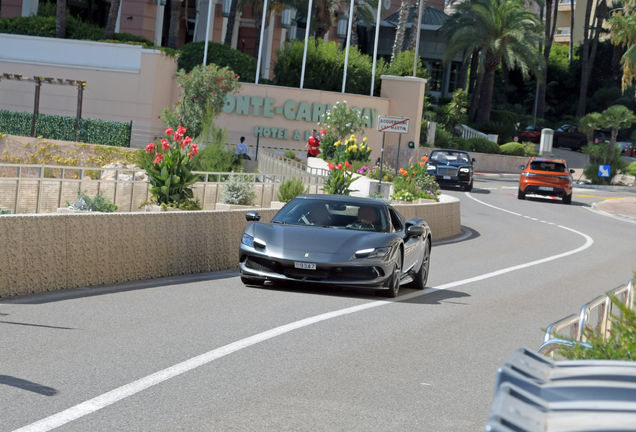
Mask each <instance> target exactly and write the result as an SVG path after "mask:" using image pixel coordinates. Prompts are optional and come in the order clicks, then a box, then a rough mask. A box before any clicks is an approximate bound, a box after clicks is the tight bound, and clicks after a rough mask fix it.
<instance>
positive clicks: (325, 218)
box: [309, 204, 332, 225]
mask: <svg viewBox="0 0 636 432" xmlns="http://www.w3.org/2000/svg"><path fill="white" fill-rule="evenodd" d="M309 221H310V222H311V223H312V224H313V225H332V223H331V216H330V215H329V210H327V207H325V205H324V204H316V205H314V206H313V207H312V208H311V210H310V211H309Z"/></svg>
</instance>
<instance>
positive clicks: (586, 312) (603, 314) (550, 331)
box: [538, 279, 634, 358]
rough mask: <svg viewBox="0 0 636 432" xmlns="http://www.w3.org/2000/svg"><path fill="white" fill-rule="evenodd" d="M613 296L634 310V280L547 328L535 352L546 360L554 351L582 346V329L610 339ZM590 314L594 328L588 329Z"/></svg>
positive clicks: (583, 341)
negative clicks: (578, 344) (594, 317)
mask: <svg viewBox="0 0 636 432" xmlns="http://www.w3.org/2000/svg"><path fill="white" fill-rule="evenodd" d="M612 294H613V295H615V296H616V297H617V298H618V300H619V301H620V302H621V303H622V304H623V305H625V306H627V307H629V308H632V309H633V308H634V280H633V279H632V280H630V281H629V282H628V283H627V284H626V285H623V286H621V287H619V288H615V289H613V290H612V291H609V292H608V293H607V294H606V295H601V296H598V297H596V298H595V299H593V300H592V301H590V302H588V303H587V304H585V305H583V307H582V308H581V311H580V312H579V314H578V315H574V314H573V315H570V316H568V317H566V318H563V319H561V320H559V321H557V322H554V323H552V324H550V325H549V326H548V328H547V329H546V332H545V335H544V337H543V344H542V345H541V347H539V349H538V352H539V353H540V354H543V355H547V356H548V357H551V358H552V357H553V352H554V351H556V350H557V349H559V348H560V347H562V346H565V345H572V344H574V343H577V342H579V343H585V342H586V337H585V330H586V329H588V328H589V329H591V330H593V331H596V332H598V334H600V335H602V337H603V340H604V341H606V340H607V339H608V338H609V337H610V333H611V328H612V316H613V315H614V314H613V312H614V311H613V303H612V301H611V298H610V296H611V295H612ZM593 313H597V316H598V320H597V323H596V325H594V326H591V325H590V321H591V317H592V316H593ZM565 330H569V333H570V336H569V338H568V339H565V338H563V337H558V336H559V335H561V336H563V335H564V334H563V332H564V331H565Z"/></svg>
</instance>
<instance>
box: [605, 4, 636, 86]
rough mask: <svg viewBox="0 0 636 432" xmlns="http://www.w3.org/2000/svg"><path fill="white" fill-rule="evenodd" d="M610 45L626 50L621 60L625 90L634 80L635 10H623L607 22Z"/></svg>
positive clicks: (635, 69) (635, 76)
mask: <svg viewBox="0 0 636 432" xmlns="http://www.w3.org/2000/svg"><path fill="white" fill-rule="evenodd" d="M608 23H609V25H610V34H611V38H612V39H611V40H612V43H613V44H614V45H615V47H619V48H621V49H624V50H626V51H625V53H624V54H623V56H622V58H621V64H622V66H623V82H622V88H623V90H625V88H627V86H629V85H630V84H631V83H632V82H633V81H634V80H636V10H634V9H632V8H623V9H622V10H619V11H616V13H614V14H613V15H612V17H611V18H610V19H609V20H608Z"/></svg>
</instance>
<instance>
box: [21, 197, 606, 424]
mask: <svg viewBox="0 0 636 432" xmlns="http://www.w3.org/2000/svg"><path fill="white" fill-rule="evenodd" d="M465 195H466V196H467V197H469V198H470V199H472V200H475V201H477V202H478V203H480V204H483V205H485V206H488V207H491V208H493V209H496V210H500V211H503V212H505V213H510V214H512V215H514V216H522V217H527V216H523V215H521V214H519V213H515V212H512V211H510V210H506V209H502V208H499V207H495V206H493V205H491V204H487V203H485V202H483V201H480V200H478V199H477V198H474V197H472V196H471V195H470V194H469V193H468V192H465ZM548 224H549V225H555V224H553V223H548ZM556 226H557V227H558V228H562V229H564V230H567V231H570V232H573V233H575V234H578V235H580V236H582V237H583V238H585V244H584V245H583V246H581V247H579V248H576V249H573V250H571V251H568V252H564V253H561V254H558V255H553V256H550V257H547V258H543V259H540V260H536V261H531V262H528V263H525V264H519V265H516V266H512V267H508V268H505V269H501V270H497V271H493V272H490V273H486V274H483V275H480V276H475V277H472V278H468V279H463V280H460V281H456V282H450V283H447V284H444V285H440V286H438V287H434V288H427V289H425V290H424V291H419V292H414V293H411V294H407V295H404V296H401V297H399V298H397V299H395V300H381V301H374V302H371V303H365V304H362V305H358V306H353V307H349V308H345V309H340V310H337V311H333V312H327V313H324V314H320V315H316V316H313V317H310V318H305V319H302V320H300V321H296V322H293V323H290V324H285V325H283V326H280V327H276V328H273V329H271V330H267V331H264V332H262V333H259V334H256V335H254V336H250V337H248V338H245V339H241V340H239V341H236V342H233V343H231V344H229V345H225V346H222V347H220V348H217V349H214V350H212V351H208V352H207V353H204V354H201V355H199V356H197V357H193V358H191V359H189V360H186V361H184V362H181V363H178V364H176V365H174V366H171V367H169V368H167V369H163V370H161V371H159V372H155V373H154V374H152V375H148V376H146V377H144V378H141V379H139V380H137V381H134V382H132V383H129V384H126V385H123V386H121V387H118V388H116V389H114V390H111V391H109V392H107V393H104V394H102V395H100V396H97V397H95V398H93V399H90V400H88V401H85V402H82V403H80V404H78V405H75V406H73V407H71V408H69V409H67V410H64V411H62V412H59V413H57V414H53V415H51V416H49V417H46V418H44V419H42V420H39V421H37V422H35V423H31V424H30V425H27V426H24V427H22V428H20V429H16V430H15V431H14V432H46V431H50V430H52V429H55V428H57V427H60V426H62V425H65V424H66V423H69V422H72V421H73V420H77V419H78V418H81V417H84V416H86V415H88V414H91V413H94V412H95V411H98V410H100V409H102V408H105V407H107V406H109V405H112V404H114V403H116V402H118V401H120V400H122V399H124V398H127V397H128V396H132V395H134V394H137V393H139V392H141V391H143V390H145V389H147V388H150V387H152V386H155V385H157V384H160V383H162V382H164V381H167V380H169V379H170V378H174V377H176V376H179V375H181V374H184V373H186V372H188V371H190V370H192V369H195V368H197V367H199V366H203V365H206V364H208V363H211V362H213V361H214V360H217V359H219V358H221V357H225V356H226V355H229V354H232V353H234V352H237V351H239V350H242V349H243V348H247V347H250V346H252V345H256V344H258V343H261V342H264V341H266V340H269V339H272V338H275V337H276V336H280V335H283V334H285V333H289V332H291V331H293V330H297V329H300V328H303V327H307V326H310V325H312V324H316V323H319V322H322V321H327V320H330V319H332V318H336V317H339V316H343V315H348V314H353V313H356V312H360V311H363V310H367V309H372V308H375V307H379V306H384V305H389V304H392V303H395V302H399V301H405V300H410V299H413V298H416V297H420V296H423V295H426V294H430V293H432V292H436V291H441V290H446V289H449V288H454V287H457V286H460V285H466V284H470V283H473V282H478V281H482V280H484V279H489V278H492V277H496V276H500V275H502V274H505V273H510V272H513V271H516V270H521V269H524V268H527V267H532V266H535V265H539V264H543V263H546V262H550V261H554V260H557V259H559V258H564V257H566V256H570V255H574V254H576V253H579V252H581V251H583V250H585V249H587V248H589V247H590V246H592V244H593V243H594V240H592V238H591V237H590V236H588V235H587V234H583V233H582V232H579V231H576V230H573V229H571V228H568V227H564V226H562V225H556ZM422 384H423V385H427V384H425V383H422Z"/></svg>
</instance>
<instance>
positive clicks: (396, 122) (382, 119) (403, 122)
mask: <svg viewBox="0 0 636 432" xmlns="http://www.w3.org/2000/svg"><path fill="white" fill-rule="evenodd" d="M409 121H410V120H409V119H407V118H404V117H388V116H378V123H377V124H378V132H391V133H401V134H405V133H409Z"/></svg>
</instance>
